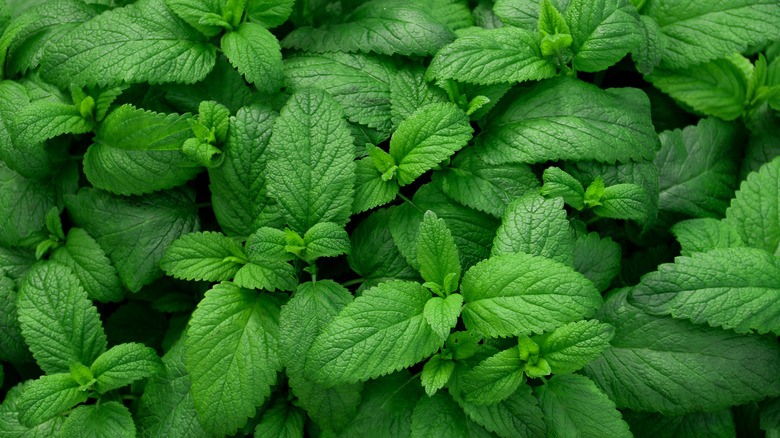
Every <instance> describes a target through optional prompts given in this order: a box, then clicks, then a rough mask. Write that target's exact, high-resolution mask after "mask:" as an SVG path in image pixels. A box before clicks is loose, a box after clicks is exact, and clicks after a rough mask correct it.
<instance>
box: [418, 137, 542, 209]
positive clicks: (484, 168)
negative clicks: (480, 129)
mask: <svg viewBox="0 0 780 438" xmlns="http://www.w3.org/2000/svg"><path fill="white" fill-rule="evenodd" d="M433 181H434V182H436V183H437V184H439V185H440V186H441V190H442V191H443V192H444V193H446V194H447V196H449V197H450V198H452V199H454V200H455V201H457V202H459V203H461V204H463V205H466V206H468V207H471V208H474V209H477V210H479V211H484V212H485V213H488V214H491V215H493V216H495V217H502V216H503V215H504V213H505V212H506V208H507V206H508V205H509V203H510V202H512V200H514V199H515V198H519V197H521V196H523V195H524V194H526V193H528V192H530V191H532V190H535V189H538V188H539V180H538V179H537V178H536V175H534V174H533V172H531V169H530V168H529V167H528V166H526V165H524V164H517V163H505V164H488V163H487V162H485V161H483V160H482V159H481V158H480V157H479V155H478V154H476V153H475V151H474V149H473V148H467V149H465V150H462V151H461V152H459V153H458V154H457V155H455V158H453V160H452V163H450V165H449V166H447V167H445V168H443V169H442V170H440V171H437V172H434V174H433Z"/></svg>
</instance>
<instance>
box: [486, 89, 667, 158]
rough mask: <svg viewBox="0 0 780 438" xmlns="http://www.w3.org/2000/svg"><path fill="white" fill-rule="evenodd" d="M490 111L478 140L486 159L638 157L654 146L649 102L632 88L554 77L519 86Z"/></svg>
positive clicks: (647, 154)
mask: <svg viewBox="0 0 780 438" xmlns="http://www.w3.org/2000/svg"><path fill="white" fill-rule="evenodd" d="M491 114H492V117H489V118H488V121H487V122H486V123H485V126H484V127H483V131H482V133H481V134H480V136H479V137H478V138H477V144H478V147H479V151H480V153H481V154H483V155H482V158H483V159H484V160H485V161H487V162H489V163H496V164H498V163H507V162H523V163H538V162H544V161H550V160H561V159H563V160H577V161H581V160H598V161H601V162H610V163H611V162H614V161H615V160H617V161H621V162H626V161H630V160H634V161H641V160H644V159H652V158H653V157H654V156H655V151H656V146H657V144H658V137H657V135H656V133H655V128H654V127H653V124H652V121H651V119H650V105H649V100H648V99H647V97H646V96H645V95H644V93H642V92H640V91H639V90H636V89H631V88H620V89H610V90H601V89H599V88H597V87H596V86H594V85H592V84H588V83H585V82H582V81H579V80H576V79H572V78H558V79H553V80H549V81H543V82H540V83H538V84H535V85H534V86H531V87H525V88H521V89H518V90H517V91H516V92H514V93H513V94H511V95H510V96H507V97H505V98H504V99H502V101H501V103H500V104H499V105H498V106H497V107H496V109H495V110H494V111H493V112H491ZM519 145H522V148H521V147H520V146H519Z"/></svg>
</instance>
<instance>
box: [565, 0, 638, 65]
mask: <svg viewBox="0 0 780 438" xmlns="http://www.w3.org/2000/svg"><path fill="white" fill-rule="evenodd" d="M564 18H565V19H566V23H567V24H568V25H569V28H570V29H571V37H572V45H571V49H572V50H573V51H574V53H575V55H574V59H572V67H574V68H575V69H576V70H579V71H586V72H596V71H601V70H606V69H607V67H610V66H612V65H613V64H615V63H617V62H618V61H620V60H621V59H622V58H623V57H624V56H626V54H628V53H629V52H631V51H632V50H633V49H634V48H635V47H636V46H637V45H638V44H639V42H640V36H639V21H638V18H639V17H638V14H637V12H636V8H635V7H634V6H633V5H632V4H631V3H629V2H628V1H627V0H608V1H605V2H603V3H599V4H595V3H593V2H592V1H589V0H571V2H569V5H568V7H567V8H566V13H565V15H564ZM567 33H568V32H567Z"/></svg>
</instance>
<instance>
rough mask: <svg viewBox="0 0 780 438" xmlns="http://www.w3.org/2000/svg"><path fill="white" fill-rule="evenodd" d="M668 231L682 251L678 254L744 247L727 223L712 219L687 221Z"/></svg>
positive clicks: (735, 231)
mask: <svg viewBox="0 0 780 438" xmlns="http://www.w3.org/2000/svg"><path fill="white" fill-rule="evenodd" d="M669 231H670V232H671V233H672V234H674V237H675V238H676V239H677V242H679V243H680V246H681V247H682V249H681V250H680V254H682V255H684V256H691V255H693V254H695V253H697V252H708V251H710V250H713V249H720V248H737V247H743V246H745V243H744V242H742V239H741V238H740V237H739V234H737V230H736V229H734V227H732V226H731V225H730V224H729V222H727V221H723V220H717V219H712V218H704V219H688V220H685V221H680V222H677V223H676V224H674V225H673V226H672V227H671V228H670V229H669Z"/></svg>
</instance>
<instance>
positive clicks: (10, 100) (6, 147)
mask: <svg viewBox="0 0 780 438" xmlns="http://www.w3.org/2000/svg"><path fill="white" fill-rule="evenodd" d="M0 53H5V52H4V51H2V50H0ZM0 56H2V55H0ZM0 65H2V63H0ZM0 91H2V92H1V93H0V96H2V97H0V134H2V135H0V159H2V161H3V162H4V163H5V164H6V165H7V166H8V167H9V168H11V169H12V170H14V171H16V172H19V173H21V174H22V175H23V176H25V177H27V178H34V179H40V178H42V177H46V176H49V175H51V156H50V155H49V154H48V153H47V152H46V150H45V149H44V148H42V147H40V145H38V144H24V143H19V142H18V141H16V140H15V139H14V136H13V135H12V132H11V125H12V124H13V120H14V119H15V118H16V115H17V114H18V113H19V112H21V111H22V110H23V109H24V108H25V107H26V106H28V105H29V104H30V96H29V93H28V92H27V90H26V89H25V87H24V86H22V85H21V84H19V83H17V82H13V81H2V82H0Z"/></svg>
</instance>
